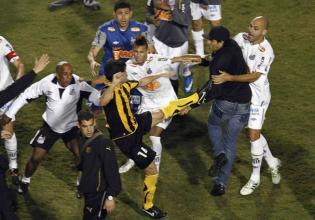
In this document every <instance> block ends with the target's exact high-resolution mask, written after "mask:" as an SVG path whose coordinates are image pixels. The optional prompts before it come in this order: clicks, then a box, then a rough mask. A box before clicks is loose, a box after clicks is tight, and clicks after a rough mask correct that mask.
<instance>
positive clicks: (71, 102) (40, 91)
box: [6, 74, 100, 133]
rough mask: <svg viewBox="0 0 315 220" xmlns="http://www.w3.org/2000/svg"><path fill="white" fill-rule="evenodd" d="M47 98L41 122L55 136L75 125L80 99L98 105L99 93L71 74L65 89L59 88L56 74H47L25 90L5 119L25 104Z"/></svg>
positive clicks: (12, 115)
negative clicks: (44, 123) (43, 122)
mask: <svg viewBox="0 0 315 220" xmlns="http://www.w3.org/2000/svg"><path fill="white" fill-rule="evenodd" d="M41 95H44V96H45V97H46V110H45V112H44V114H43V115H42V117H43V119H44V121H45V122H46V123H47V124H48V125H49V126H50V128H51V129H52V130H53V131H54V132H57V133H65V132H67V131H69V130H70V129H71V128H73V127H74V126H77V124H78V116H77V107H78V104H80V103H79V102H80V100H81V99H82V98H86V99H88V100H89V101H91V102H93V104H95V105H99V98H100V93H99V92H98V91H97V90H96V89H94V88H93V87H91V86H90V85H88V84H87V83H86V82H81V81H79V76H77V75H74V74H73V78H72V81H71V83H70V85H68V86H67V87H65V88H64V87H62V86H60V85H59V83H58V81H57V78H56V74H50V75H48V76H46V77H45V78H43V79H42V80H40V81H38V82H36V83H34V84H32V85H31V86H30V87H28V88H27V89H26V90H25V91H24V92H23V93H22V94H21V95H20V96H19V97H18V98H17V99H16V100H15V101H14V102H13V104H12V106H11V107H10V109H9V110H8V111H7V112H6V115H7V116H9V117H10V118H12V117H14V116H15V114H16V113H17V112H18V111H19V110H20V109H21V108H22V107H23V106H24V105H25V104H27V103H28V102H30V101H31V100H33V99H36V98H38V97H39V96H41Z"/></svg>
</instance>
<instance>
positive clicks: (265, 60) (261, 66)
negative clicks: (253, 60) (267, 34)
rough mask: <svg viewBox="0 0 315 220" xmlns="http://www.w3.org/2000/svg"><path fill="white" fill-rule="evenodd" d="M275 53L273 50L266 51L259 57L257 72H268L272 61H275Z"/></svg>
mask: <svg viewBox="0 0 315 220" xmlns="http://www.w3.org/2000/svg"><path fill="white" fill-rule="evenodd" d="M273 59H274V54H273V52H272V51H268V52H265V53H263V54H261V56H259V57H258V59H257V62H258V65H257V67H256V72H259V73H261V74H266V75H267V74H268V72H269V69H270V66H271V63H272V62H273Z"/></svg>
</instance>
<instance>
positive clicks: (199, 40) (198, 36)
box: [191, 29, 205, 56]
mask: <svg viewBox="0 0 315 220" xmlns="http://www.w3.org/2000/svg"><path fill="white" fill-rule="evenodd" d="M191 33H192V39H193V41H194V44H195V49H196V54H198V55H200V56H204V55H205V52H204V42H203V36H202V35H203V34H204V30H203V29H202V30H200V31H193V30H192V31H191Z"/></svg>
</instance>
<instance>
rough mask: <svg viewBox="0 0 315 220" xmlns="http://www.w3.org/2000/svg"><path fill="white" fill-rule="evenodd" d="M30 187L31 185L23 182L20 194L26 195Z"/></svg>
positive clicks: (19, 189)
mask: <svg viewBox="0 0 315 220" xmlns="http://www.w3.org/2000/svg"><path fill="white" fill-rule="evenodd" d="M29 185H30V184H29V183H24V182H22V181H21V182H20V185H19V188H18V193H20V194H26V193H27V192H28V188H29Z"/></svg>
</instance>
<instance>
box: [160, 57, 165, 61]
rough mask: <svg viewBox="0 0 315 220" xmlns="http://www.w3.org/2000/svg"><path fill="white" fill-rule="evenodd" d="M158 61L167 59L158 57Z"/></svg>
mask: <svg viewBox="0 0 315 220" xmlns="http://www.w3.org/2000/svg"><path fill="white" fill-rule="evenodd" d="M158 61H167V58H163V57H162V58H159V59H158Z"/></svg>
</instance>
